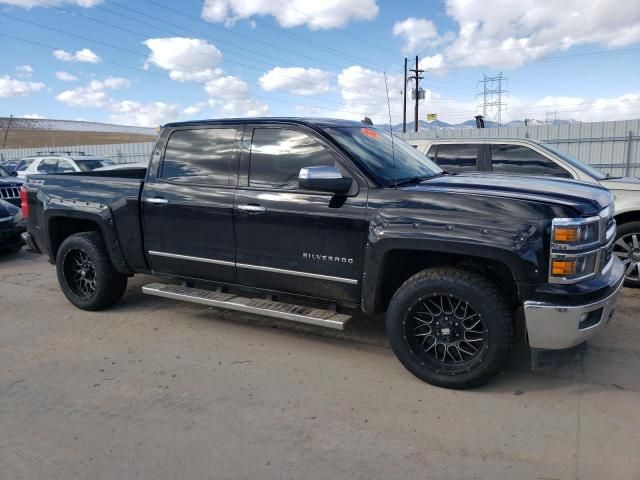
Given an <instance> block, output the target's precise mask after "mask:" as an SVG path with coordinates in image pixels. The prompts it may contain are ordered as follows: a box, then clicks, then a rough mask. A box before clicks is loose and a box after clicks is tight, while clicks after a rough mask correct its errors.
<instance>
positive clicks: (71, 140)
mask: <svg viewBox="0 0 640 480" xmlns="http://www.w3.org/2000/svg"><path fill="white" fill-rule="evenodd" d="M3 138H4V131H1V132H0V147H2V139H3ZM155 139H156V137H155V136H151V135H142V134H138V133H117V132H73V131H65V130H30V129H29V130H27V129H18V128H16V129H13V128H12V129H10V130H9V135H7V143H6V145H5V148H24V147H27V148H28V147H36V148H37V147H42V148H43V149H44V148H49V147H61V146H75V145H103V144H104V145H106V144H110V143H136V142H152V141H154V140H155Z"/></svg>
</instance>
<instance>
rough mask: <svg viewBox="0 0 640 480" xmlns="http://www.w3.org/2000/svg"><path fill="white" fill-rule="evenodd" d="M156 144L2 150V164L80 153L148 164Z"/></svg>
mask: <svg viewBox="0 0 640 480" xmlns="http://www.w3.org/2000/svg"><path fill="white" fill-rule="evenodd" d="M153 145H154V142H140V143H118V144H109V145H72V146H65V147H55V148H50V147H40V148H6V149H1V148H0V162H4V161H6V160H14V159H18V158H23V157H30V156H33V155H47V154H49V153H64V152H71V153H75V154H77V153H79V152H82V153H84V154H86V155H96V156H99V157H103V158H109V159H111V160H113V161H114V162H116V163H133V162H146V161H147V160H148V159H149V156H150V155H151V150H152V149H153Z"/></svg>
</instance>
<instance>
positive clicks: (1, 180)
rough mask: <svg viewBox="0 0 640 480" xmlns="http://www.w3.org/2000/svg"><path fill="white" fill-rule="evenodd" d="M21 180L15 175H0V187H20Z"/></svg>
mask: <svg viewBox="0 0 640 480" xmlns="http://www.w3.org/2000/svg"><path fill="white" fill-rule="evenodd" d="M22 183H23V182H22V181H21V180H19V179H17V178H16V177H0V187H3V188H5V187H20V186H21V185H22Z"/></svg>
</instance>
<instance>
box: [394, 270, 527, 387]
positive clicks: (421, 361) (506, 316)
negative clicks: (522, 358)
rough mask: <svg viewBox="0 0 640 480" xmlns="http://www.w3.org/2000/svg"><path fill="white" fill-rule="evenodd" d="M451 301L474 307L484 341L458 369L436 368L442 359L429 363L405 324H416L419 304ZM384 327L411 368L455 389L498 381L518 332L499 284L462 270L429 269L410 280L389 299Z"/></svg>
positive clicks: (427, 377)
mask: <svg viewBox="0 0 640 480" xmlns="http://www.w3.org/2000/svg"><path fill="white" fill-rule="evenodd" d="M436 295H437V296H436ZM447 297H449V298H457V299H462V300H463V301H465V302H468V304H469V305H472V307H473V309H474V311H476V312H477V313H478V315H479V316H480V317H481V318H482V319H483V324H482V325H484V328H483V330H482V333H481V334H482V335H484V337H483V338H484V339H485V340H484V343H483V346H482V348H479V349H478V350H479V353H477V354H476V355H477V357H471V359H470V360H469V361H468V362H460V364H459V365H458V366H457V367H456V365H449V366H447V365H445V364H440V365H438V360H435V361H434V360H433V359H428V358H427V359H426V360H425V355H426V353H425V352H424V348H422V350H423V351H420V350H421V349H419V348H416V346H415V345H412V344H411V340H410V339H409V337H410V336H411V332H409V333H407V330H408V327H407V322H411V321H412V320H411V318H409V316H410V315H413V318H414V319H415V315H414V314H413V313H412V312H413V311H415V310H412V309H413V308H414V306H415V305H417V304H420V303H421V302H423V301H424V299H427V300H428V299H433V298H441V299H444V298H447ZM463 307H464V305H463ZM460 308H462V307H460ZM465 312H466V309H465ZM432 321H433V318H432ZM386 323H387V335H388V337H389V341H390V343H391V347H392V349H393V351H394V353H395V354H396V356H397V357H398V359H399V360H400V362H401V363H402V364H403V365H404V366H405V367H406V368H407V370H409V371H410V372H411V373H413V374H414V375H415V376H416V377H418V378H420V379H421V380H424V381H425V382H428V383H430V384H432V385H436V386H439V387H446V388H454V389H465V388H471V387H475V386H478V385H481V384H484V383H486V382H488V381H489V380H491V379H492V378H493V377H495V376H496V375H497V374H498V373H499V372H500V371H501V370H502V368H503V366H504V363H505V360H506V359H507V356H508V354H509V352H510V350H511V347H512V345H513V341H514V332H515V324H514V319H513V308H512V307H511V306H510V305H509V304H508V302H507V301H506V300H505V298H504V297H503V295H502V294H501V293H500V292H499V290H498V289H497V288H496V286H495V285H494V284H493V283H492V282H491V281H489V280H488V279H487V278H485V277H484V276H482V275H480V274H477V273H474V272H469V271H466V270H463V269H458V268H443V267H438V268H431V269H427V270H423V271H422V272H419V273H417V274H416V275H414V276H412V277H411V278H409V279H408V280H407V281H406V282H404V284H402V286H401V287H400V288H399V289H398V290H397V291H396V293H395V294H394V296H393V298H392V299H391V302H390V304H389V308H388V310H387V321H386ZM461 324H462V322H461ZM410 325H411V326H413V324H410ZM456 325H458V323H456ZM438 331H439V332H441V330H438ZM429 332H431V328H430V327H429ZM447 333H448V330H447ZM416 336H417V335H416ZM434 338H435V337H434ZM434 342H435V340H434ZM436 348H437V346H436ZM445 351H446V350H445ZM458 354H460V352H458ZM460 355H461V354H460ZM445 357H446V353H445ZM461 358H462V355H461ZM434 364H435V365H434Z"/></svg>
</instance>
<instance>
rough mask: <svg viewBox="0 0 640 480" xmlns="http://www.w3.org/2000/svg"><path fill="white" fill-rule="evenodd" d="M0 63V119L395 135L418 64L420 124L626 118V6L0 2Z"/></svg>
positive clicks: (637, 99) (630, 82)
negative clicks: (298, 119)
mask: <svg viewBox="0 0 640 480" xmlns="http://www.w3.org/2000/svg"><path fill="white" fill-rule="evenodd" d="M0 53H1V54H0V59H1V61H0V116H8V115H9V114H13V115H14V116H20V117H34V118H40V117H42V118H56V119H69V120H75V119H82V120H88V121H99V122H108V123H118V124H126V125H138V126H149V127H155V126H158V125H160V124H163V123H166V122H169V121H180V120H189V119H200V118H220V117H237V116H241V117H243V116H315V117H339V118H350V119H356V120H359V119H362V118H363V117H365V116H368V117H370V118H372V119H373V121H374V122H375V123H389V120H390V119H389V111H390V113H391V115H390V116H391V122H392V123H393V124H397V123H400V122H401V121H402V98H403V96H402V91H403V89H404V85H403V68H404V58H405V57H408V58H409V68H415V57H416V55H417V56H419V59H420V60H419V68H420V69H422V70H424V73H422V74H421V75H422V76H423V77H424V79H423V80H422V81H421V82H420V86H421V87H422V88H424V89H425V91H426V93H425V100H423V101H421V104H420V119H421V120H426V115H427V113H436V114H437V115H438V119H439V120H441V121H444V122H447V123H452V124H455V123H461V122H463V121H466V120H470V119H472V118H473V116H474V115H476V114H477V113H481V112H482V109H481V108H478V105H479V102H480V101H481V100H482V96H480V97H478V96H477V94H478V93H479V92H481V91H482V84H481V83H479V81H480V80H482V79H483V78H484V77H483V76H485V75H486V76H487V77H496V76H498V75H499V74H500V73H501V74H502V75H503V77H505V78H506V80H504V81H503V83H502V88H503V90H504V91H505V92H504V93H503V95H502V100H503V102H504V103H505V106H504V107H503V109H502V121H503V122H508V121H510V120H516V119H520V120H521V119H524V118H534V119H538V120H545V118H548V117H550V116H553V115H555V116H556V117H557V118H566V119H569V118H571V119H577V120H582V121H600V120H625V119H635V118H640V1H638V0H618V1H616V2H615V7H614V6H613V4H612V3H611V2H610V0H587V1H584V0H563V1H557V0H518V1H517V2H516V1H513V0H443V1H434V0H431V1H427V0H403V1H401V2H400V1H397V0H395V1H394V0H181V1H180V2H172V1H170V0H0ZM487 87H488V89H489V90H495V89H497V84H496V83H495V82H491V83H488V84H487ZM411 88H412V87H411V82H410V84H409V92H410V89H411ZM387 92H388V94H387ZM387 99H388V101H387ZM488 100H489V101H490V102H495V101H496V100H497V96H496V95H493V96H492V95H489V99H488ZM408 103H409V104H408V107H407V111H408V113H407V115H408V120H409V121H410V120H412V119H413V104H412V102H411V99H410V98H409V101H408ZM487 113H488V116H489V117H495V116H496V114H497V108H496V107H489V109H488V111H487Z"/></svg>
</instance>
